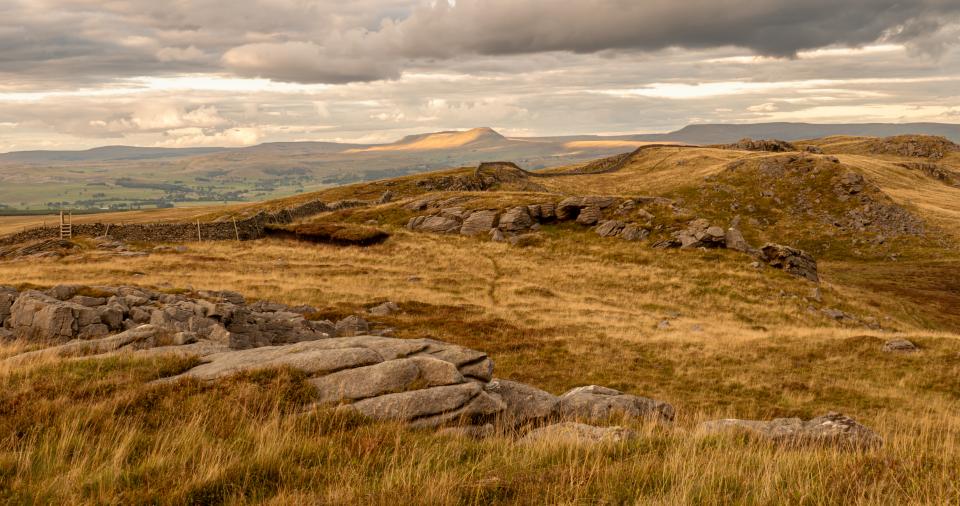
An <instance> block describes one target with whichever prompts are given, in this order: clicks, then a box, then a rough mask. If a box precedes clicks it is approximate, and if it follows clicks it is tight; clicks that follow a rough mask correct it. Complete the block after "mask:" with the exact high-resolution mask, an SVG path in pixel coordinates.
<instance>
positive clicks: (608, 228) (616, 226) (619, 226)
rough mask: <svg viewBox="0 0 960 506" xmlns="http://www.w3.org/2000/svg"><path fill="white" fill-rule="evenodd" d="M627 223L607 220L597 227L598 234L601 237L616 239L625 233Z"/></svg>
mask: <svg viewBox="0 0 960 506" xmlns="http://www.w3.org/2000/svg"><path fill="white" fill-rule="evenodd" d="M624 227H626V223H624V222H622V221H619V220H607V221H604V222H601V223H600V225H598V226H597V229H596V232H597V235H599V236H600V237H614V236H616V235H617V234H619V233H620V232H622V231H623V229H624Z"/></svg>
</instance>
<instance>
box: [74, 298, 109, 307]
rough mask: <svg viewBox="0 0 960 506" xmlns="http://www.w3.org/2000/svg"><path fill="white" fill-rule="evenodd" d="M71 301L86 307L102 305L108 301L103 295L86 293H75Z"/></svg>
mask: <svg viewBox="0 0 960 506" xmlns="http://www.w3.org/2000/svg"><path fill="white" fill-rule="evenodd" d="M70 302H72V303H74V304H78V305H81V306H86V307H97V306H102V305H104V304H106V303H107V299H105V298H103V297H87V296H86V295H75V296H73V297H72V298H71V299H70Z"/></svg>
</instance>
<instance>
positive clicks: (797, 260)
mask: <svg viewBox="0 0 960 506" xmlns="http://www.w3.org/2000/svg"><path fill="white" fill-rule="evenodd" d="M760 257H761V258H762V259H763V260H764V261H766V262H767V264H768V265H770V266H771V267H775V268H777V269H783V270H784V271H786V272H788V273H790V274H793V275H794V276H797V277H801V278H806V279H809V280H810V281H813V282H815V283H817V282H819V281H820V276H819V275H818V274H817V261H816V260H815V259H814V258H813V256H811V255H810V254H809V253H807V252H805V251H802V250H799V249H796V248H791V247H790V246H784V245H782V244H773V243H767V244H765V245H764V246H763V248H761V249H760Z"/></svg>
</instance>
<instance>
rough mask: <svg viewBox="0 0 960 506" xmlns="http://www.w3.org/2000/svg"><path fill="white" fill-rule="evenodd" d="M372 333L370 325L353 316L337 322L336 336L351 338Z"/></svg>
mask: <svg viewBox="0 0 960 506" xmlns="http://www.w3.org/2000/svg"><path fill="white" fill-rule="evenodd" d="M369 331H370V324H369V323H367V320H364V319H363V318H361V317H359V316H357V315H352V316H348V317H346V318H344V319H342V320H340V321H338V322H337V325H336V336H337V337H351V336H356V335H362V334H366V333H367V332H369Z"/></svg>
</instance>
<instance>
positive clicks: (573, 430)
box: [521, 422, 638, 445]
mask: <svg viewBox="0 0 960 506" xmlns="http://www.w3.org/2000/svg"><path fill="white" fill-rule="evenodd" d="M637 437H638V435H637V433H636V432H635V431H633V430H631V429H628V428H626V427H594V426H593V425H586V424H583V423H576V422H563V423H558V424H554V425H547V426H546V427H540V428H538V429H533V430H531V431H530V432H528V433H527V434H526V435H525V436H524V437H523V439H521V442H523V443H526V444H562V445H578V444H586V445H592V444H622V443H625V442H628V441H632V440H634V439H637Z"/></svg>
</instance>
